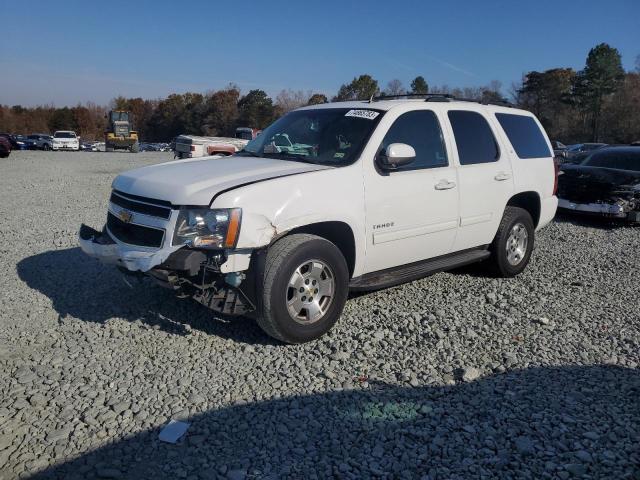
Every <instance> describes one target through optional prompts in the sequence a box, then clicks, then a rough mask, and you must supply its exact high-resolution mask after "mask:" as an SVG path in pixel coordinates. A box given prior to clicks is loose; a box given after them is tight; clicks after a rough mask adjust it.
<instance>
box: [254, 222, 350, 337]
mask: <svg viewBox="0 0 640 480" xmlns="http://www.w3.org/2000/svg"><path fill="white" fill-rule="evenodd" d="M320 267H323V268H320ZM295 272H298V273H297V274H295ZM318 272H319V273H318ZM294 274H295V275H294ZM258 278H262V291H261V292H259V293H258V304H259V305H258V319H257V321H258V325H260V327H261V328H262V329H263V330H264V331H265V332H266V333H267V334H268V335H270V336H271V337H273V338H276V339H278V340H281V341H283V342H286V343H303V342H308V341H311V340H315V339H316V338H319V337H321V336H322V335H324V334H325V333H327V332H328V331H329V330H330V329H331V328H332V327H333V325H334V324H335V323H336V322H337V321H338V318H340V315H341V314H342V309H343V308H344V304H345V303H346V301H347V295H348V289H349V270H348V268H347V262H346V261H345V259H344V256H343V255H342V253H341V252H340V250H339V249H338V248H337V247H336V246H335V245H334V244H333V243H331V242H329V241H328V240H325V239H324V238H322V237H318V236H316V235H309V234H294V235H289V236H286V237H284V238H282V239H280V240H278V241H277V242H276V243H275V244H274V245H273V246H272V247H271V248H269V251H268V252H267V256H266V260H265V265H264V270H263V272H262V275H261V276H260V275H259V277H258ZM294 278H296V281H295V282H293V279H294ZM314 278H315V279H318V280H317V281H316V280H314ZM292 283H295V284H296V285H298V286H297V287H296V288H293V287H291V286H290V285H291V284H292ZM323 285H324V287H323ZM330 285H332V288H331V289H329V288H328V287H329V286H330ZM314 286H315V287H314ZM316 287H317V288H316ZM322 288H324V289H325V291H326V292H327V293H328V295H324V296H322V293H321V292H319V289H322ZM302 289H304V292H302ZM329 290H331V292H329ZM301 292H302V293H301ZM329 293H330V294H329ZM305 294H309V295H314V294H315V295H316V298H315V299H314V298H313V297H311V296H309V297H306V296H305ZM302 299H305V301H306V302H307V303H305V301H303V300H302ZM298 305H302V306H303V308H302V310H301V311H300V315H299V316H298V317H295V316H294V315H293V313H292V311H298V308H297V307H296V306H298ZM306 306H309V309H306ZM302 312H304V313H302ZM312 312H315V313H316V314H317V315H319V316H316V317H315V318H310V317H311V315H312ZM302 317H304V318H302Z"/></svg>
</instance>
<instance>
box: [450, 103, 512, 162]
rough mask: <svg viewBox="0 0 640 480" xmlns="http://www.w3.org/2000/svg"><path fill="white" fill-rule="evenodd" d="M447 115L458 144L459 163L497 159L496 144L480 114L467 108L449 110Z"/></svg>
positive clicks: (498, 154) (493, 160) (489, 128)
mask: <svg viewBox="0 0 640 480" xmlns="http://www.w3.org/2000/svg"><path fill="white" fill-rule="evenodd" d="M448 115H449V121H450V122H451V127H452V128H453V136H454V137H455V139H456V145H457V146H458V157H459V158H460V165H473V164H476V163H489V162H495V161H497V160H498V158H499V157H500V151H499V150H498V144H497V142H496V139H495V137H494V136H493V132H492V131H491V127H490V126H489V123H487V120H486V119H485V118H484V117H483V116H482V115H480V114H479V113H477V112H471V111H468V110H450V111H449V114H448Z"/></svg>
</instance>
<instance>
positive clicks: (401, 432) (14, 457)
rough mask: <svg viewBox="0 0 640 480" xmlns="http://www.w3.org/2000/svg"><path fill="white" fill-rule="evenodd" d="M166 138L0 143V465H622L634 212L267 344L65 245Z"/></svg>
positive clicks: (634, 270) (636, 321)
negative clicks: (1, 150) (119, 179)
mask: <svg viewBox="0 0 640 480" xmlns="http://www.w3.org/2000/svg"><path fill="white" fill-rule="evenodd" d="M170 158H171V157H170V154H158V153H141V154H138V155H131V154H105V153H44V152H14V153H12V155H11V157H10V158H9V159H6V160H0V271H1V272H2V275H0V369H1V371H2V375H1V376H0V479H10V478H17V477H20V478H22V477H29V476H34V477H35V478H64V479H72V478H132V479H134V478H135V479H137V478H154V479H160V478H179V479H181V478H186V479H212V478H228V479H244V478H283V477H289V478H327V477H334V478H369V477H379V478H423V479H458V478H519V479H520V478H525V479H526V478H531V479H539V478H561V479H568V478H593V479H595V478H598V479H599V478H611V479H624V478H635V479H638V478H640V469H639V467H638V465H640V447H639V445H640V433H639V432H640V400H639V399H640V374H639V371H638V363H640V309H638V296H639V293H640V292H639V291H640V288H639V284H640V282H639V277H638V272H639V267H640V262H639V258H640V253H639V252H640V235H639V233H640V229H639V228H632V227H625V226H610V225H608V224H605V223H585V222H583V221H580V222H574V221H572V220H567V219H562V220H560V221H557V222H555V223H553V224H552V225H550V226H549V227H548V228H547V229H546V230H544V231H543V232H541V233H540V234H539V235H538V237H537V249H536V251H535V253H534V256H533V261H532V263H531V265H530V267H529V268H528V269H527V271H526V272H525V273H524V274H523V275H521V276H520V277H518V278H517V279H512V280H497V279H492V278H487V277H486V276H484V274H483V271H482V269H479V268H477V267H474V268H467V269H465V270H463V271H458V272H454V273H442V274H438V275H436V276H433V277H431V278H428V279H424V280H420V281H416V282H413V283H410V284H407V285H403V286H399V287H396V288H393V289H389V290H385V291H380V292H376V293H371V294H367V295H362V296H357V297H354V298H352V299H351V300H350V301H349V302H348V304H347V307H346V310H345V313H344V316H343V318H342V319H341V321H340V323H339V324H338V325H337V327H336V328H335V329H334V330H333V331H332V332H331V333H330V334H329V335H327V336H326V337H324V338H323V339H321V340H319V341H317V342H314V343H311V344H306V345H302V346H284V345H280V344H277V343H275V342H273V341H271V340H270V339H269V338H268V337H266V336H265V335H263V334H262V333H261V331H260V330H259V329H258V327H257V326H256V325H255V324H254V323H253V322H252V321H250V320H247V319H238V320H233V321H228V320H222V319H219V318H216V317H214V315H212V314H211V313H210V312H209V311H207V310H206V309H205V308H204V307H201V306H199V305H197V304H195V303H194V302H190V301H188V300H177V299H175V298H173V297H172V296H171V295H170V294H169V293H168V292H166V291H164V290H162V289H160V288H159V287H155V286H153V285H152V284H151V283H149V282H146V281H143V282H142V283H140V284H134V285H133V288H129V287H128V286H127V285H125V283H124V282H123V281H122V279H121V277H120V275H119V274H118V273H117V271H115V270H114V269H111V268H107V267H104V266H102V265H100V264H99V263H98V262H96V261H95V260H91V259H88V258H85V257H84V256H83V255H82V254H81V252H80V251H79V249H78V248H77V247H76V232H77V229H78V226H79V224H80V223H81V222H87V223H88V224H90V225H92V226H94V227H99V226H101V225H102V223H103V221H104V218H105V211H106V204H107V198H108V193H109V187H110V182H111V180H112V178H113V177H114V176H115V174H116V173H117V172H119V171H121V170H125V169H128V168H131V167H133V166H134V165H145V164H151V163H155V162H160V161H166V160H169V159H170ZM172 418H173V419H178V420H179V419H182V420H187V421H189V422H191V426H190V428H189V430H188V432H187V435H186V436H185V437H184V438H183V440H181V441H180V442H179V443H178V444H176V445H170V444H165V443H161V442H159V441H158V439H157V437H158V431H159V429H160V428H161V427H162V426H163V425H165V424H166V423H167V422H168V421H169V420H170V419H172Z"/></svg>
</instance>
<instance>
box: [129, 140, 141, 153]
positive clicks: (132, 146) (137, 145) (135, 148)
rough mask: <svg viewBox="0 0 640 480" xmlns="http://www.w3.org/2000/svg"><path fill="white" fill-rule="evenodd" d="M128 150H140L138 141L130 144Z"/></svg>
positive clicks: (135, 151)
mask: <svg viewBox="0 0 640 480" xmlns="http://www.w3.org/2000/svg"><path fill="white" fill-rule="evenodd" d="M129 150H130V151H131V153H138V152H139V151H140V144H139V143H138V142H136V143H134V144H133V145H131V148H130V149H129Z"/></svg>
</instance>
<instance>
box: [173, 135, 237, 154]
mask: <svg viewBox="0 0 640 480" xmlns="http://www.w3.org/2000/svg"><path fill="white" fill-rule="evenodd" d="M247 143H249V140H245V139H242V138H229V137H199V136H196V135H179V136H177V137H176V140H175V156H176V157H178V158H196V157H208V156H211V155H225V156H226V155H233V154H234V153H236V152H238V151H240V150H242V149H243V148H244V147H245V145H246V144H247Z"/></svg>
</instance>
